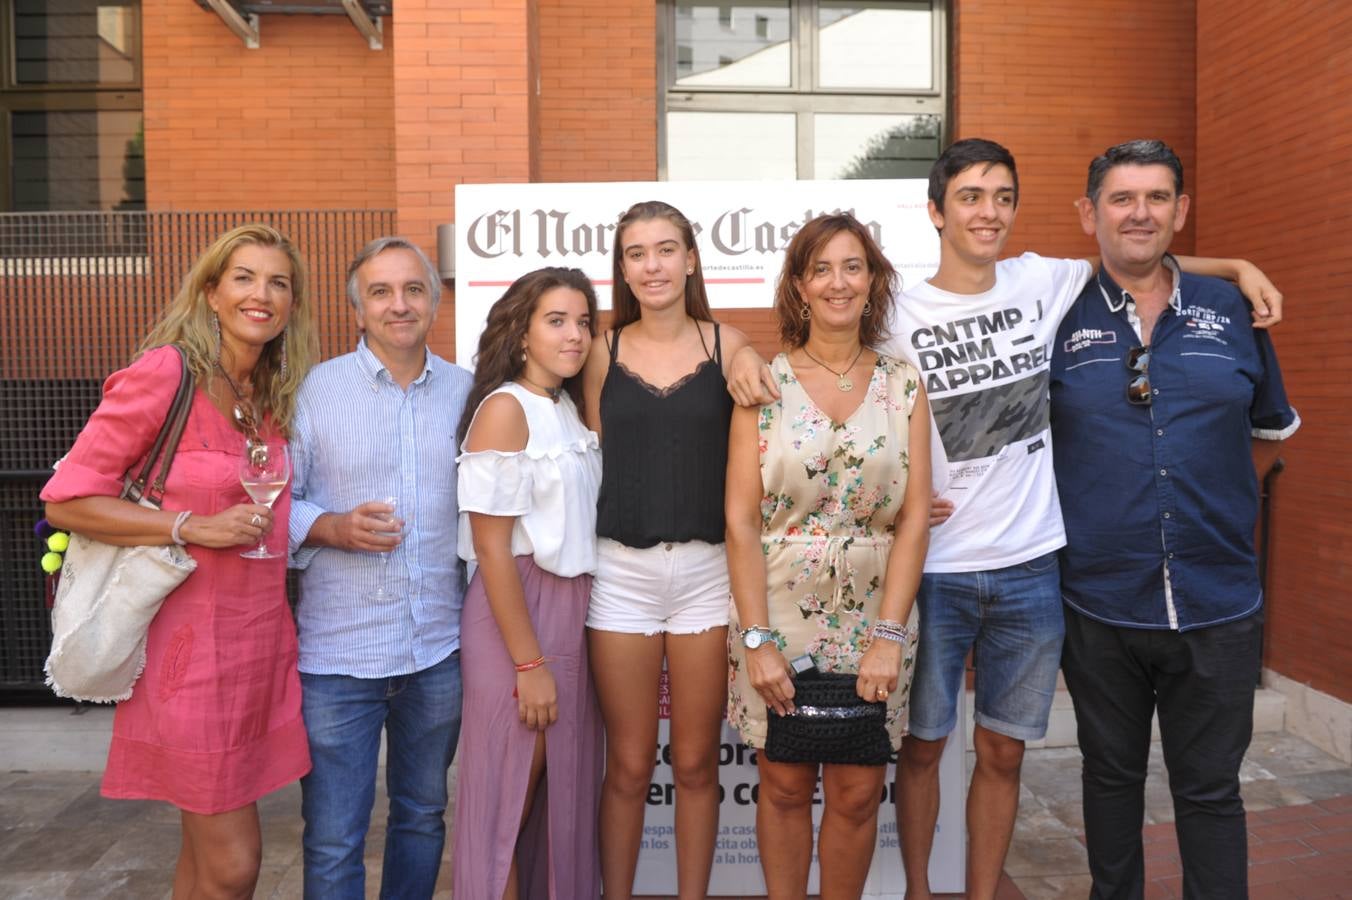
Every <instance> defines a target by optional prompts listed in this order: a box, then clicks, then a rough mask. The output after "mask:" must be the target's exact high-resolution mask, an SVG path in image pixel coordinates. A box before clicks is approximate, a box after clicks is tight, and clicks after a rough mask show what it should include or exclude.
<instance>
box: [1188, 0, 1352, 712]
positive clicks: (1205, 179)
mask: <svg viewBox="0 0 1352 900" xmlns="http://www.w3.org/2000/svg"><path fill="white" fill-rule="evenodd" d="M1197 6H1198V11H1197V152H1198V156H1199V160H1198V165H1197V169H1196V171H1197V177H1196V179H1195V181H1194V183H1195V185H1196V191H1195V193H1196V195H1197V196H1196V201H1197V202H1196V205H1195V207H1194V209H1195V211H1196V212H1195V214H1194V220H1193V224H1194V230H1195V232H1196V234H1197V236H1198V237H1197V249H1198V251H1199V252H1203V253H1209V254H1222V253H1223V254H1226V255H1239V256H1247V257H1249V258H1250V259H1253V260H1255V261H1257V262H1258V263H1260V264H1261V265H1262V266H1263V267H1264V268H1265V269H1266V270H1267V271H1268V272H1269V274H1271V275H1272V277H1273V279H1274V280H1275V281H1276V282H1277V284H1278V286H1279V287H1281V289H1282V290H1283V292H1284V293H1285V295H1286V298H1287V309H1288V318H1287V320H1286V322H1285V323H1284V324H1283V325H1282V326H1281V327H1280V328H1279V329H1278V330H1277V332H1276V333H1275V334H1274V336H1273V337H1274V340H1275V342H1276V344H1277V351H1278V353H1280V355H1281V360H1282V372H1283V374H1284V376H1285V378H1286V389H1287V392H1288V393H1289V394H1290V396H1291V398H1292V400H1293V402H1294V403H1295V404H1296V406H1297V408H1298V409H1299V411H1300V414H1301V418H1302V420H1303V421H1304V424H1303V426H1302V428H1301V430H1300V432H1299V434H1297V435H1296V436H1295V437H1294V438H1292V440H1291V441H1290V442H1289V443H1288V444H1287V445H1286V447H1285V448H1284V449H1283V456H1284V457H1285V459H1286V463H1287V469H1286V471H1285V472H1283V473H1282V475H1281V476H1280V477H1279V478H1278V481H1277V487H1276V490H1275V503H1274V515H1273V520H1272V542H1273V543H1272V556H1271V560H1272V562H1271V565H1272V577H1271V594H1270V596H1269V598H1268V612H1267V616H1268V619H1267V621H1268V632H1267V635H1268V636H1267V664H1268V665H1269V666H1271V667H1272V668H1274V669H1276V670H1278V671H1279V672H1281V673H1282V674H1283V675H1286V676H1287V677H1288V678H1292V679H1294V680H1296V681H1300V682H1306V683H1308V684H1310V685H1312V686H1313V687H1314V688H1316V689H1317V690H1320V691H1324V692H1326V693H1330V694H1333V695H1335V696H1337V697H1340V698H1341V699H1343V700H1346V701H1352V605H1350V604H1349V603H1348V602H1347V593H1346V592H1347V590H1348V583H1349V580H1350V579H1352V563H1349V559H1352V469H1350V468H1349V465H1348V461H1347V454H1348V448H1349V446H1352V412H1349V409H1348V398H1349V397H1350V396H1352V240H1349V239H1348V234H1349V233H1350V232H1352V180H1349V178H1348V172H1347V168H1348V163H1349V161H1352V105H1349V104H1348V101H1347V97H1348V94H1349V93H1352V4H1347V3H1334V2H1328V3H1314V4H1308V5H1306V6H1305V8H1304V9H1303V10H1302V12H1301V14H1299V15H1297V14H1296V10H1295V9H1294V8H1292V7H1289V6H1285V5H1282V4H1271V3H1264V2H1260V0H1198V4H1197Z"/></svg>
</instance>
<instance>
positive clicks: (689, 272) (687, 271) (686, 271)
mask: <svg viewBox="0 0 1352 900" xmlns="http://www.w3.org/2000/svg"><path fill="white" fill-rule="evenodd" d="M685 274H687V275H694V274H695V267H694V266H691V267H690V268H688V269H686V270H685Z"/></svg>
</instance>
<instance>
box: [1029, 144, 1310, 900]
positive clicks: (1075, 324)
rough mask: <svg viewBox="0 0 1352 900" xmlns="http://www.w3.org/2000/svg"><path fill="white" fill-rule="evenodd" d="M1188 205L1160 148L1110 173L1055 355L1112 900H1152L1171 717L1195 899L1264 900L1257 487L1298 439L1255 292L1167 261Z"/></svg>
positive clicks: (1075, 650)
mask: <svg viewBox="0 0 1352 900" xmlns="http://www.w3.org/2000/svg"><path fill="white" fill-rule="evenodd" d="M1182 190H1183V168H1182V165H1181V163H1180V162H1179V160H1178V157H1177V156H1176V155H1174V153H1173V151H1172V150H1170V149H1169V148H1168V147H1167V146H1166V145H1164V144H1163V143H1161V142H1159V141H1133V142H1130V143H1127V144H1121V145H1119V146H1116V147H1113V148H1110V149H1109V150H1108V151H1107V152H1106V153H1105V154H1104V155H1103V156H1101V157H1098V158H1097V159H1095V160H1094V162H1093V163H1092V164H1091V165H1090V168H1089V185H1088V190H1087V194H1088V196H1087V197H1086V198H1083V199H1081V200H1080V217H1081V224H1082V226H1083V227H1084V230H1085V232H1086V233H1087V234H1091V235H1094V236H1095V237H1096V238H1097V239H1098V243H1099V250H1100V253H1101V255H1102V269H1101V270H1100V272H1099V274H1098V275H1097V276H1096V277H1095V278H1094V279H1093V280H1091V281H1090V282H1089V284H1088V285H1087V286H1086V287H1085V289H1084V291H1083V292H1082V293H1081V295H1080V297H1079V299H1078V300H1077V301H1076V303H1075V305H1074V306H1073V307H1072V308H1071V311H1070V313H1069V314H1068V315H1067V316H1066V318H1065V319H1064V320H1063V321H1062V323H1061V327H1060V330H1059V332H1058V333H1057V339H1056V343H1055V346H1054V350H1053V358H1052V374H1051V399H1052V435H1053V441H1052V446H1053V451H1054V458H1055V468H1056V480H1057V488H1058V491H1059V493H1060V497H1061V507H1062V513H1063V517H1064V521H1065V526H1066V536H1067V544H1066V547H1065V549H1064V550H1063V551H1062V554H1061V593H1062V599H1063V600H1064V601H1065V605H1066V643H1065V651H1064V659H1063V668H1064V672H1065V677H1066V684H1067V686H1068V687H1069V689H1070V694H1071V699H1072V700H1073V702H1074V704H1075V714H1076V720H1077V724H1078V728H1079V741H1080V749H1081V752H1082V754H1083V757H1084V768H1083V774H1082V777H1083V783H1084V820H1085V835H1086V842H1087V844H1088V850H1089V866H1090V871H1091V873H1092V875H1093V879H1094V886H1093V891H1092V896H1093V897H1104V898H1107V897H1123V898H1126V897H1141V896H1142V894H1143V891H1144V879H1145V864H1144V856H1143V853H1142V845H1141V824H1142V820H1143V815H1144V794H1145V778H1146V762H1147V758H1148V755H1149V748H1150V732H1151V717H1152V714H1154V713H1155V712H1158V715H1159V723H1160V733H1161V738H1162V743H1163V750H1164V758H1165V764H1166V765H1167V767H1168V770H1169V783H1170V789H1171V790H1172V792H1173V796H1174V811H1175V818H1176V823H1177V824H1176V827H1177V830H1178V842H1179V850H1180V855H1181V857H1182V865H1183V890H1184V896H1185V897H1200V896H1214V897H1244V896H1247V859H1246V846H1247V845H1246V831H1245V817H1244V806H1243V802H1242V800H1241V799H1240V795H1239V766H1240V763H1241V761H1242V760H1243V758H1244V753H1245V751H1246V749H1247V748H1248V745H1249V740H1250V737H1251V735H1252V731H1253V695H1254V686H1255V683H1256V681H1257V678H1258V673H1259V666H1260V654H1261V649H1262V632H1261V628H1262V604H1263V596H1262V587H1261V585H1260V583H1259V581H1258V571H1257V563H1256V558H1255V554H1254V548H1253V537H1254V528H1255V525H1256V520H1257V514H1258V478H1259V477H1260V476H1261V475H1262V474H1264V473H1266V471H1267V468H1268V467H1269V466H1270V465H1271V464H1272V462H1273V461H1274V460H1275V459H1276V454H1277V450H1278V447H1279V445H1280V441H1281V440H1282V439H1284V438H1286V437H1288V436H1289V435H1290V434H1291V433H1293V432H1294V431H1295V430H1296V428H1297V427H1298V425H1299V418H1298V417H1297V415H1296V413H1295V410H1293V409H1292V408H1291V406H1290V405H1289V404H1288V402H1287V399H1286V393H1285V391H1284V389H1283V387H1282V379H1281V373H1280V371H1279V369H1278V367H1277V358H1276V354H1275V353H1274V351H1273V347H1272V342H1271V339H1270V338H1269V337H1268V335H1267V334H1266V332H1263V331H1257V330H1255V329H1254V328H1252V327H1251V324H1250V320H1249V309H1248V306H1247V305H1246V304H1245V302H1244V299H1243V297H1242V296H1241V295H1240V293H1239V292H1238V291H1237V290H1236V289H1235V288H1234V287H1233V286H1231V285H1230V284H1228V283H1226V282H1223V281H1219V280H1216V279H1211V278H1204V277H1200V276H1194V275H1187V274H1183V273H1180V271H1179V270H1178V268H1177V266H1176V265H1175V264H1174V263H1173V260H1172V259H1171V258H1169V257H1167V256H1166V251H1167V250H1168V247H1169V243H1170V241H1171V240H1172V238H1173V235H1174V232H1175V231H1176V230H1177V229H1179V228H1181V227H1182V226H1183V223H1184V220H1185V218H1186V216H1187V212H1188V197H1187V196H1186V195H1184V194H1183V193H1182Z"/></svg>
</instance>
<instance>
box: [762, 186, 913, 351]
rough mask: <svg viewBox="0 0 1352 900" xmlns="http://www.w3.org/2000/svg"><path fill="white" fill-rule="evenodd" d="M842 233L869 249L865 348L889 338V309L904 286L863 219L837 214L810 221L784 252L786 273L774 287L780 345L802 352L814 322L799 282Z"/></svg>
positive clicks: (861, 324) (861, 328) (862, 332)
mask: <svg viewBox="0 0 1352 900" xmlns="http://www.w3.org/2000/svg"><path fill="white" fill-rule="evenodd" d="M841 232H849V233H850V234H852V235H854V236H855V237H856V238H858V239H859V243H860V244H862V245H863V247H864V261H865V263H867V264H868V271H869V290H868V303H869V306H870V307H871V310H870V312H869V313H868V314H867V315H865V316H864V317H863V318H861V319H860V320H859V340H860V342H861V343H862V344H863V345H864V346H865V347H875V346H877V345H878V344H879V343H881V342H882V341H883V340H885V339H886V338H887V324H886V323H887V308H888V304H890V303H891V302H892V296H893V294H895V293H896V290H897V288H898V286H899V285H900V277H899V276H898V275H897V270H896V269H895V268H893V267H892V264H891V263H890V262H888V261H887V257H886V256H884V255H883V251H882V248H881V247H879V246H878V242H877V241H875V240H874V239H873V235H871V234H869V231H868V229H867V228H865V227H864V226H863V224H861V223H860V221H859V220H858V219H856V218H855V217H854V216H852V215H850V214H849V213H835V214H831V215H822V216H817V218H815V219H812V220H811V221H809V222H808V223H807V224H805V225H804V226H803V227H802V228H801V229H799V231H798V233H797V234H795V235H794V236H793V240H791V241H789V246H788V249H787V250H785V251H784V267H783V268H781V269H780V270H779V280H778V281H777V282H776V283H775V315H776V316H777V317H778V319H779V339H780V340H781V341H782V342H783V343H784V344H785V345H786V346H788V347H801V346H803V345H804V344H806V343H807V338H808V335H809V334H810V333H811V331H812V320H811V319H810V318H807V319H805V318H803V310H805V309H807V303H806V302H805V301H804V300H803V295H802V294H801V293H799V291H798V285H797V283H796V282H797V281H798V279H801V278H805V277H807V274H808V269H809V268H811V266H812V261H813V259H815V258H816V256H817V254H819V253H820V252H821V251H822V248H823V247H825V246H826V245H827V243H828V242H830V240H831V239H832V238H833V237H835V236H836V235H838V234H840V233H841Z"/></svg>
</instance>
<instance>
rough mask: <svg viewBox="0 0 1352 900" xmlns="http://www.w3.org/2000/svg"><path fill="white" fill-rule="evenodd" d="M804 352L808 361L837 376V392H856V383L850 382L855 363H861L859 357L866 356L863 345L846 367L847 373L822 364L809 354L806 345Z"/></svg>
mask: <svg viewBox="0 0 1352 900" xmlns="http://www.w3.org/2000/svg"><path fill="white" fill-rule="evenodd" d="M802 351H803V355H804V356H806V357H807V358H808V359H810V360H812V361H813V362H814V363H816V364H817V365H819V366H821V367H822V368H823V369H825V370H826V371H828V372H830V373H831V374H832V375H834V376H836V390H838V391H840V392H841V393H843V394H848V393H849V392H850V391H852V390H854V382H853V381H852V380H850V370H851V369H853V368H854V364H855V363H857V362H859V357H861V356H863V355H864V345H863V344H860V345H859V352H858V353H856V354H855V355H854V359H852V360H850V364H849V365H848V366H846V367H845V371H843V372H837V371H836V370H835V369H833V368H831V367H830V366H828V365H827V364H826V363H824V362H822V361H821V360H820V359H817V357H815V356H813V355H812V354H811V353H809V352H808V349H807V345H806V344H804V345H803V347H802Z"/></svg>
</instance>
